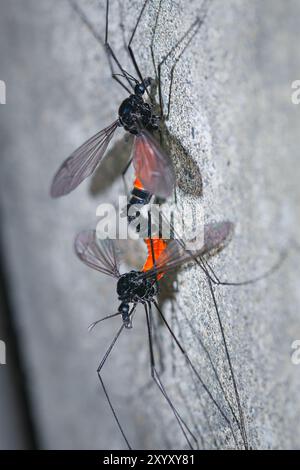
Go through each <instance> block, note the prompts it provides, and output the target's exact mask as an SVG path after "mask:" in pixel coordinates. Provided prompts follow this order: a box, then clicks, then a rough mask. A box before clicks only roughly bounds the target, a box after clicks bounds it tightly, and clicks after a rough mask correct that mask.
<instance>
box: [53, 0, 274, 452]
mask: <svg viewBox="0 0 300 470" xmlns="http://www.w3.org/2000/svg"><path fill="white" fill-rule="evenodd" d="M69 2H70V3H71V5H72V7H73V8H74V10H75V11H76V12H77V13H78V14H79V16H80V18H81V19H82V21H83V22H84V23H85V24H86V26H87V27H88V28H89V30H90V31H91V33H92V34H93V35H94V37H95V38H96V39H97V40H98V41H99V42H100V43H101V45H103V44H102V40H101V38H100V36H99V35H98V33H97V32H96V30H95V29H94V27H93V26H92V24H91V23H90V21H89V20H88V18H87V17H86V15H85V14H84V13H83V11H82V10H81V9H80V8H79V7H78V5H77V3H76V2H75V1H74V0H69ZM148 3H149V0H146V1H145V2H144V4H143V7H142V9H141V11H140V13H139V16H138V19H137V22H136V24H135V27H134V28H133V31H132V34H131V37H130V40H129V43H128V44H127V46H126V49H127V51H128V53H129V57H130V59H131V62H132V64H133V68H134V70H135V73H136V74H137V77H138V78H135V77H134V76H133V75H132V74H130V73H129V72H127V71H126V70H125V69H124V68H123V67H122V65H121V63H120V61H119V59H118V58H117V56H116V54H115V53H114V51H113V49H112V47H111V45H110V43H109V41H108V34H109V4H110V2H109V0H107V1H106V28H105V41H104V46H105V50H106V52H107V57H108V62H109V66H110V70H111V74H112V78H113V79H114V80H116V82H117V83H118V84H119V85H121V86H122V88H123V89H124V90H125V91H126V92H127V93H128V94H129V96H128V97H127V98H125V99H124V100H123V102H122V103H121V105H120V107H119V110H118V118H117V119H116V120H115V121H114V122H113V123H112V124H111V125H109V126H108V127H106V128H105V129H103V130H101V131H100V132H98V133H97V134H96V135H95V136H93V137H91V138H90V139H89V140H87V142H85V143H84V144H83V145H82V146H81V147H79V149H77V150H76V151H75V152H73V153H72V155H71V156H70V157H69V158H68V159H67V160H66V161H65V162H64V163H63V164H62V165H61V167H60V168H59V169H58V171H57V173H56V175H55V177H54V179H53V182H52V186H51V195H52V196H53V197H60V196H63V195H65V194H68V193H70V192H71V191H73V190H74V189H75V188H76V187H77V186H78V185H79V184H80V183H81V182H82V181H83V180H84V179H86V178H87V177H88V176H90V175H91V174H92V173H93V172H94V171H95V169H96V168H97V167H98V165H99V164H100V163H101V161H102V160H103V157H104V156H105V153H106V150H107V148H108V145H109V143H110V142H111V140H112V138H113V136H114V134H115V131H116V130H117V128H118V127H123V129H124V130H125V131H126V132H129V133H130V134H132V135H133V136H134V142H133V151H132V157H131V159H130V160H129V164H130V163H131V161H132V162H133V166H134V170H135V176H136V179H135V182H134V186H133V190H132V192H131V197H130V199H129V204H128V207H127V209H128V208H129V207H131V206H132V205H135V206H141V205H146V204H148V203H149V201H150V200H151V198H152V196H158V197H160V198H167V197H168V196H170V194H171V193H172V191H173V189H174V187H175V172H174V168H173V164H172V159H171V158H170V157H169V155H168V154H167V153H166V152H165V150H163V149H162V147H161V145H160V144H159V143H158V141H157V140H156V138H155V137H154V136H153V134H155V133H156V132H157V133H158V134H159V133H160V124H161V122H162V120H163V119H164V113H163V108H164V104H163V98H162V87H161V68H162V65H163V64H164V63H165V62H166V60H167V58H169V57H170V56H171V55H172V54H173V53H174V52H175V51H176V47H177V46H178V45H180V44H182V42H183V40H184V39H185V38H186V37H187V34H188V33H191V32H192V34H191V36H190V38H189V40H188V41H187V43H186V44H185V46H184V48H183V49H182V51H181V53H180V54H179V55H178V56H177V57H176V59H175V60H174V64H173V66H172V68H171V73H170V87H169V95H168V111H167V115H166V118H168V116H169V114H170V103H171V92H172V84H173V76H174V70H175V66H176V65H177V63H178V60H179V59H180V57H181V56H182V53H183V52H184V50H186V48H187V47H188V46H189V44H190V43H191V40H192V38H193V37H194V36H195V34H196V33H197V31H198V30H199V28H200V26H201V25H202V23H203V21H204V18H205V16H206V12H207V11H206V10H205V9H204V14H203V17H202V18H201V19H200V18H197V19H196V21H195V22H194V23H193V24H192V25H191V28H190V29H189V30H188V31H187V33H186V34H185V35H184V36H183V37H182V38H181V39H180V41H179V42H178V43H177V44H176V45H175V46H173V47H172V49H171V50H170V51H169V53H168V54H166V56H165V57H164V58H163V59H162V61H161V62H160V63H159V64H158V65H156V63H155V57H154V47H153V46H154V38H155V32H156V28H157V25H158V17H159V15H160V12H161V8H162V0H159V2H158V9H157V14H156V18H155V25H154V30H153V34H152V40H151V45H150V51H151V58H152V62H153V67H154V73H155V80H153V79H152V78H150V77H144V76H143V75H142V73H141V71H140V69H139V66H138V64H137V60H136V58H135V55H134V52H133V49H132V42H133V39H134V37H135V34H136V31H137V28H138V25H139V23H140V21H141V18H142V16H143V14H144V11H145V8H146V6H147V4H148ZM204 4H206V1H205V0H204ZM154 84H156V85H158V96H159V107H160V114H159V115H158V114H156V111H155V110H156V106H155V103H154V102H153V99H152V96H151V87H152V86H153V85H154ZM128 221H129V222H130V217H129V216H128ZM169 223H170V222H169ZM170 225H171V224H170ZM232 232H233V224H232V223H230V222H219V223H215V224H207V225H205V227H204V243H203V245H202V247H201V248H200V249H198V250H188V249H187V248H186V245H185V242H184V241H183V240H181V239H180V238H179V237H177V238H176V239H174V240H171V241H170V242H169V243H166V242H165V241H164V240H162V239H160V238H155V237H151V234H150V235H149V238H146V239H145V242H146V244H147V249H148V256H147V260H146V262H145V264H144V267H143V268H142V269H141V270H140V271H136V270H132V271H130V272H127V273H124V274H121V273H120V268H119V267H120V260H119V255H118V252H117V249H116V243H115V242H114V241H112V240H102V241H100V240H97V237H96V232H95V231H87V232H82V233H80V234H79V235H77V237H76V239H75V251H76V254H77V255H78V257H79V258H80V259H81V261H83V262H84V263H85V264H86V265H88V266H89V267H91V268H93V269H95V270H97V271H99V272H101V273H103V274H105V275H108V276H111V277H113V278H115V279H116V281H117V286H116V292H117V295H118V299H119V301H120V305H119V308H118V311H117V312H116V313H113V314H110V315H108V316H106V317H104V318H102V319H100V320H98V321H97V322H94V323H93V325H91V326H92V327H94V326H95V325H96V324H98V323H100V322H102V321H104V320H107V319H110V318H113V317H119V318H120V319H121V326H120V328H119V330H118V332H117V334H116V335H115V337H114V339H113V341H112V343H111V344H110V346H109V348H108V350H107V352H106V354H105V355H104V357H103V359H102V361H101V363H100V364H99V367H98V369H97V372H98V377H99V380H100V383H101V385H102V388H103V391H104V393H105V396H106V398H107V401H108V403H109V406H110V408H111V411H112V413H113V415H114V418H115V420H116V423H117V425H118V427H119V430H120V431H121V433H122V435H123V437H124V439H125V441H126V444H127V446H128V448H131V446H130V443H129V441H128V439H127V437H126V433H125V431H124V429H123V427H122V425H121V423H120V420H119V418H118V415H117V412H116V410H115V408H114V406H113V404H112V402H111V399H110V396H109V393H108V391H107V389H106V387H105V384H104V382H103V378H102V368H103V366H104V364H105V363H106V360H107V358H108V357H109V355H110V353H111V351H112V349H113V348H114V346H115V344H116V342H117V340H118V338H119V336H120V335H121V333H122V331H123V330H124V329H127V328H131V327H132V320H133V317H134V315H135V312H136V309H137V307H138V305H142V306H143V308H144V311H145V316H146V323H147V331H148V343H149V354H150V366H151V376H152V378H153V380H154V382H155V383H156V385H157V386H158V388H159V390H160V392H161V393H162V395H163V397H164V398H165V400H166V401H167V403H168V405H169V407H170V408H171V410H172V412H173V414H174V417H175V419H176V421H177V423H178V425H179V427H180V429H181V431H182V433H183V435H184V437H185V439H186V442H187V444H188V446H189V447H190V448H192V449H193V448H195V447H196V448H197V447H198V440H197V437H196V436H195V433H194V432H193V431H192V430H191V428H190V427H189V426H188V424H187V423H186V421H185V420H184V418H183V417H182V416H181V414H180V412H179V411H178V410H177V408H176V407H175V406H174V404H173V402H172V400H171V399H170V397H169V395H168V393H167V391H166V388H165V387H164V385H163V382H162V379H161V376H160V373H159V372H158V369H157V366H156V363H155V355H154V350H153V349H154V348H153V319H152V315H153V308H155V309H156V310H157V312H158V314H159V317H160V318H161V320H162V322H163V324H164V325H165V326H166V328H167V330H168V331H169V333H170V335H171V337H172V339H173V341H174V343H175V344H176V346H177V348H178V350H179V351H180V353H181V354H182V355H183V356H184V358H185V361H186V364H187V367H188V368H189V370H190V372H191V373H192V375H193V377H194V378H196V379H197V381H198V383H199V384H200V385H201V387H202V388H203V390H204V392H205V393H206V395H207V397H208V399H209V400H210V401H211V403H212V404H213V406H214V407H215V408H216V410H217V411H218V412H219V413H220V415H221V417H222V419H223V420H224V422H225V423H226V424H227V426H228V428H229V429H230V432H231V434H232V437H233V439H234V442H235V445H236V446H237V447H239V440H238V438H237V436H236V431H235V429H234V427H233V423H232V421H231V419H232V420H233V421H234V423H235V425H236V426H237V429H238V431H239V434H240V436H241V439H242V442H243V446H244V448H248V439H247V433H246V428H245V418H244V413H243V407H242V404H241V400H240V396H239V391H238V387H237V382H236V379H235V374H234V370H233V366H232V361H231V358H230V355H229V350H228V345H227V341H226V336H225V332H224V328H223V325H222V321H221V317H220V313H219V309H218V305H217V302H216V298H215V294H214V289H213V285H232V286H239V285H246V284H251V283H253V282H256V281H258V280H259V279H262V278H263V277H265V276H266V275H269V274H270V273H271V272H273V271H274V270H275V269H277V267H278V264H276V265H275V266H274V267H273V268H272V269H271V270H270V271H269V272H267V273H265V274H263V275H262V276H259V277H257V278H255V279H250V280H248V281H244V282H224V281H221V280H220V279H219V277H218V276H217V275H216V273H215V272H214V270H213V269H212V267H211V266H210V264H209V263H208V261H207V259H206V255H210V254H211V253H212V252H214V251H216V250H219V249H220V248H221V247H222V246H223V245H224V244H225V243H226V242H227V241H228V240H229V238H230V236H231V234H232ZM175 235H176V233H175ZM192 261H193V262H196V263H197V265H198V266H199V267H200V268H201V270H202V271H203V272H204V274H205V276H206V278H207V282H208V286H209V291H210V293H211V296H212V300H213V305H214V310H215V312H216V317H217V322H218V325H219V328H220V333H221V337H222V342H223V346H224V351H225V354H226V358H227V362H228V367H229V371H230V375H231V379H232V385H233V390H234V396H235V401H236V407H237V411H238V412H237V413H236V411H235V410H234V407H233V405H232V403H231V401H230V399H229V398H228V397H227V395H226V393H225V390H224V388H223V385H222V382H221V380H220V378H219V376H218V373H217V371H216V368H215V367H214V365H213V363H212V361H211V365H212V369H213V372H214V375H215V376H216V379H217V382H218V384H219V386H220V389H221V390H222V393H223V395H224V397H225V401H226V404H227V410H228V412H227V411H226V412H225V411H224V409H223V408H222V407H221V405H220V404H219V402H218V401H217V399H216V398H215V396H214V395H213V393H212V392H211V391H210V389H209V387H208V385H207V384H206V383H205V381H204V380H203V378H202V377H201V375H200V373H199V371H198V370H197V368H196V366H195V365H194V363H193V362H192V361H191V359H190V357H189V355H188V354H187V352H186V350H185V348H184V347H183V344H182V342H181V340H180V339H179V338H178V336H176V335H175V333H174V331H173V330H172V328H171V326H170V325H169V323H168V321H167V319H166V317H165V315H164V314H163V312H162V310H161V308H160V306H159V304H158V302H157V300H156V298H157V296H158V294H159V289H160V287H159V285H160V279H161V278H162V277H163V276H165V275H167V274H168V273H170V272H172V271H174V270H176V269H177V268H179V267H180V266H182V265H183V264H185V263H189V262H192ZM229 414H230V416H231V418H230V417H229V416H228V415H229Z"/></svg>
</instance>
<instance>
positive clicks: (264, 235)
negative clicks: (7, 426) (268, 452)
mask: <svg viewBox="0 0 300 470" xmlns="http://www.w3.org/2000/svg"><path fill="white" fill-rule="evenodd" d="M79 3H80V5H81V6H82V8H83V9H84V11H85V12H86V14H87V15H88V17H89V18H90V19H91V21H92V22H93V24H94V25H95V27H96V28H97V30H98V31H99V32H100V34H103V33H104V2H100V6H99V2H96V1H92V0H80V2H79ZM141 3H142V2H141V1H140V0H135V1H127V0H126V1H124V2H122V9H123V15H122V17H123V22H124V26H125V31H126V34H127V37H128V32H129V31H130V29H131V28H132V26H133V22H134V18H136V17H137V14H138V11H139V8H140V6H141ZM157 3H158V2H154V1H153V2H152V1H151V2H150V7H149V8H148V9H147V10H146V12H145V18H144V20H143V22H142V25H141V28H140V30H139V31H138V33H137V38H136V42H135V51H136V54H137V57H138V61H139V64H140V66H141V69H142V71H143V73H144V74H145V75H148V74H150V75H153V70H152V68H151V62H150V60H149V57H150V56H149V40H150V36H151V28H152V26H153V22H154V13H155V8H156V6H157ZM162 4H163V8H162V15H161V18H160V21H159V24H158V29H157V39H156V42H155V57H156V58H157V60H159V59H160V58H162V57H163V56H164V55H165V54H166V53H167V51H168V50H169V49H170V47H172V45H173V44H174V43H176V41H177V40H178V39H179V38H180V37H181V36H182V34H183V33H184V32H185V31H186V30H187V28H188V27H189V25H190V24H191V23H192V22H193V21H194V19H195V15H197V14H201V2H200V0H194V1H181V2H175V1H171V0H163V2H162ZM299 9H300V4H299V2H297V1H296V0H288V1H283V0H272V1H271V0H265V1H264V2H260V1H258V0H257V1H251V2H250V1H245V0H227V1H226V2H224V1H221V0H211V1H208V2H207V17H206V19H205V22H204V24H203V26H202V27H201V30H200V31H199V33H198V35H197V36H196V37H195V39H194V41H193V42H192V44H191V46H190V47H189V49H188V50H187V51H186V53H185V54H184V56H183V57H182V59H181V60H180V62H178V66H177V68H176V72H175V79H174V94H173V99H172V107H171V115H170V119H169V121H168V122H167V123H166V129H165V132H166V130H168V132H169V133H170V134H171V136H172V138H171V143H170V142H169V144H170V145H172V144H173V147H172V153H174V155H173V157H174V159H175V160H176V161H177V162H180V161H182V162H183V163H181V169H178V175H177V176H178V178H179V179H180V178H182V176H183V171H184V169H185V168H186V166H187V165H192V164H193V163H194V164H196V168H199V169H200V171H201V176H202V182H203V196H202V197H200V196H199V194H196V195H195V194H190V193H191V191H188V189H189V188H188V187H187V186H185V185H184V183H183V184H182V187H181V189H179V190H178V206H179V209H180V210H181V211H182V212H184V211H187V208H188V207H200V206H201V207H203V208H204V213H205V219H206V220H207V221H211V220H231V221H232V222H234V224H235V234H234V237H233V239H232V241H231V243H230V244H229V246H228V247H227V248H226V249H225V250H224V251H223V252H222V253H220V254H219V255H217V256H216V257H214V258H213V259H212V260H211V261H212V265H213V267H214V269H215V271H216V272H217V273H218V274H219V276H220V277H221V278H222V280H234V281H239V280H243V279H245V278H249V277H250V278H251V277H253V276H256V275H257V274H259V273H261V272H264V271H265V270H266V269H268V268H269V267H270V266H272V265H273V264H274V263H275V262H276V260H277V259H278V256H279V253H280V251H281V250H282V249H285V248H286V247H289V246H290V240H291V239H297V238H298V240H299V228H298V220H299V207H300V204H299V202H300V191H299V184H298V181H299V163H298V160H299V144H300V137H299V132H298V128H299V119H300V118H299V112H300V111H299V109H300V108H299V107H298V106H296V105H293V104H292V103H291V82H292V81H293V80H295V79H297V78H299V76H298V75H299V67H300V63H299V62H300V59H299V54H298V51H297V44H298V43H299V39H300V38H299V34H300V33H299V26H298V20H297V18H298V17H299V13H300V11H299ZM0 10H1V15H0V65H1V68H0V71H1V76H0V79H1V80H5V81H6V84H7V104H6V105H1V108H0V113H1V114H0V119H1V173H0V194H1V196H0V201H1V213H2V215H1V217H2V218H1V231H2V237H3V240H4V254H5V259H6V265H7V267H8V273H7V274H8V278H9V281H10V286H11V290H10V296H11V298H12V301H13V307H14V311H15V318H16V326H17V331H18V335H19V340H20V345H21V349H22V354H23V357H24V363H25V366H26V376H27V387H28V389H29V392H30V397H31V405H32V408H33V411H34V421H35V424H36V427H37V432H38V436H39V439H40V446H41V447H42V448H50V449H54V448H71V449H77V448H85V449H88V448H120V447H123V446H124V443H123V441H122V438H121V437H120V435H119V433H118V431H117V429H116V426H115V423H114V421H113V418H112V416H111V414H110V411H109V409H108V406H107V403H106V402H105V400H104V396H103V394H102V393H101V390H100V387H99V383H98V381H97V375H96V372H95V371H96V368H97V365H98V363H99V361H100V358H101V355H103V354H104V351H105V348H106V347H107V346H108V344H109V341H110V339H111V338H112V336H113V333H114V332H115V331H116V330H117V328H118V321H117V320H112V322H111V323H108V324H105V325H103V327H102V328H98V329H96V330H94V332H93V333H89V332H88V331H87V326H88V325H89V324H90V323H91V322H92V321H94V320H95V319H97V318H99V317H100V316H102V315H104V314H108V313H113V311H114V310H115V308H116V306H117V300H116V297H115V290H114V288H115V286H114V283H113V282H112V281H111V279H109V278H105V277H104V276H101V275H97V273H94V272H92V271H90V270H88V269H87V268H85V267H84V266H81V265H80V264H79V262H78V261H77V259H75V257H74V254H73V250H72V240H73V238H74V235H75V234H76V233H77V232H78V231H79V230H81V229H83V228H87V227H94V226H95V224H96V221H97V219H96V216H95V211H96V207H97V205H98V204H99V203H100V202H115V201H116V200H117V195H118V194H119V192H121V191H122V189H123V186H122V182H121V180H120V178H116V175H117V173H116V172H117V171H119V170H120V169H121V165H120V166H119V165H118V164H117V163H116V162H118V160H117V158H118V155H115V159H114V158H113V157H111V159H110V160H108V161H107V163H105V167H104V168H103V169H102V170H101V171H100V172H98V178H99V179H100V181H102V182H103V180H105V182H106V184H105V185H104V189H102V190H101V188H100V189H99V185H98V184H97V180H95V179H94V180H93V183H91V181H88V182H86V183H84V184H82V186H81V187H80V188H79V189H78V190H76V191H75V192H74V193H73V194H71V195H70V196H69V197H67V198H63V199H61V200H58V201H52V200H50V198H49V185H50V182H51V178H52V175H53V174H54V172H55V170H56V169H57V167H58V165H59V164H60V163H61V161H62V160H63V159H64V158H65V157H66V156H67V155H68V154H69V153H70V152H71V151H72V150H73V149H74V148H75V147H76V146H78V145H79V144H80V143H82V141H83V140H84V139H86V138H87V137H89V136H90V135H92V133H93V132H96V131H97V130H99V129H101V128H102V127H104V126H106V125H107V124H109V123H110V122H112V121H113V120H114V119H115V117H116V111H117V108H118V104H119V103H120V101H121V100H122V98H123V97H124V96H125V95H124V94H123V91H122V89H121V88H119V87H118V85H117V84H114V83H113V82H112V81H111V79H110V75H109V69H108V66H107V62H106V58H105V55H104V51H103V49H102V48H101V47H100V46H99V45H98V44H97V42H96V41H95V39H94V38H93V37H92V36H91V34H90V33H89V31H87V29H86V28H85V26H84V25H83V24H82V22H81V21H80V19H79V18H78V16H77V15H76V14H75V13H74V11H72V9H71V8H70V5H69V3H68V2H67V1H64V0H55V1H54V0H51V1H50V0H43V1H39V2H38V1H37V0H26V1H25V0H22V1H21V0H1V2H0ZM118 12H119V7H118V2H117V1H112V11H111V22H110V31H111V36H112V42H113V44H114V47H115V48H116V50H117V52H118V54H120V55H121V57H122V61H123V58H124V64H125V66H126V67H127V66H129V60H128V58H126V56H125V53H124V51H123V50H122V44H123V43H122V35H121V34H120V30H119V13H118ZM171 66H172V60H170V61H168V62H167V65H166V67H165V68H164V70H163V96H164V98H165V100H166V99H167V90H168V88H167V86H168V82H169V73H170V67H171ZM192 128H193V129H194V130H193V132H192ZM121 136H122V133H121V132H120V133H119V135H118V138H121ZM176 140H177V141H179V142H180V145H177V146H176V145H175V144H174V142H176ZM114 153H118V151H116V150H115V151H114ZM177 168H178V167H177ZM103 175H104V176H103ZM108 181H109V182H110V181H111V184H110V185H108V184H107V182H108ZM91 185H92V186H91ZM91 187H92V190H91ZM187 191H188V192H189V194H187ZM133 253H135V252H133ZM298 266H299V254H296V252H294V251H292V249H290V250H289V258H288V259H287V260H286V262H285V263H284V265H283V266H282V267H281V268H280V269H279V270H278V271H277V272H276V273H275V274H274V275H273V276H272V277H269V278H267V279H265V280H263V281H262V282H260V283H257V284H255V285H250V286H247V287H218V288H217V289H216V299H217V303H218V306H219V311H220V316H221V319H222V323H223V325H224V332H225V337H226V339H227V344H228V350H229V353H230V357H231V360H232V367H233V370H234V374H235V379H236V385H237V388H238V391H239V395H240V401H241V410H242V412H241V413H240V414H239V412H238V408H237V403H236V394H235V391H234V387H233V381H232V377H231V373H230V369H229V366H228V361H227V358H226V354H225V349H224V341H223V338H222V335H221V333H220V327H219V322H218V319H217V316H216V311H215V309H214V306H213V303H212V298H211V295H210V292H209V288H208V285H207V281H206V278H205V276H204V275H203V274H202V273H201V271H200V270H199V268H197V267H192V268H190V269H185V270H184V271H182V272H180V273H179V275H178V287H179V293H178V294H176V299H175V302H174V310H175V316H174V315H173V314H172V311H171V302H170V301H166V302H165V303H164V312H165V314H166V315H167V317H168V319H169V320H170V322H172V325H173V327H174V331H175V332H176V334H178V335H179V336H180V338H181V341H182V342H183V343H184V344H185V347H186V349H187V350H188V352H189V354H190V357H191V359H192V360H193V362H194V364H195V365H196V367H197V370H199V371H200V373H201V378H202V380H203V381H204V382H205V384H207V387H208V388H209V390H210V391H211V392H212V393H213V395H214V397H215V399H216V400H217V401H218V404H219V407H220V409H221V410H222V413H223V415H225V417H226V419H227V420H226V419H224V416H223V417H222V414H221V413H220V411H219V410H218V409H217V408H216V406H215V405H214V404H213V403H212V402H211V400H210V398H209V397H208V395H207V393H206V392H205V391H204V390H203V387H201V384H200V383H199V381H197V380H196V379H195V378H194V380H193V378H192V377H191V375H190V373H189V371H188V370H187V368H186V365H185V363H184V361H183V360H182V358H181V357H180V355H178V354H176V349H175V348H174V347H173V346H172V344H171V341H170V337H169V335H168V333H167V331H166V330H165V329H164V328H163V327H162V325H161V324H159V323H158V324H157V329H158V333H157V336H158V343H159V344H160V345H161V348H160V349H161V355H160V359H161V362H162V363H163V366H164V373H163V376H162V377H163V380H164V383H165V384H166V386H167V388H168V391H169V392H170V394H171V395H172V397H173V400H174V402H175V403H176V405H177V406H178V409H180V410H181V411H182V414H183V415H184V417H185V419H186V420H187V422H188V423H189V426H190V427H191V428H195V429H196V431H195V433H197V437H198V440H199V445H200V447H204V448H215V447H221V448H230V447H243V441H242V438H241V435H240V434H241V433H240V431H239V426H238V424H237V422H235V421H234V418H233V416H232V411H231V410H230V407H231V408H232V410H233V412H234V414H235V415H236V416H237V418H238V422H240V418H241V414H242V415H243V419H244V422H245V426H246V433H247V438H248V442H249V445H250V446H252V447H254V448H298V447H299V442H300V429H299V422H300V420H299V418H300V416H299V415H300V406H299V396H298V395H299V393H298V390H299V385H300V379H299V377H300V374H299V366H298V367H297V366H296V365H293V364H292V362H291V353H292V350H291V343H292V341H294V340H295V339H299V338H300V319H299V304H300V297H299V289H298V273H299V268H298ZM139 313H140V314H139V315H137V317H136V322H135V326H134V329H133V330H132V331H130V332H126V334H125V335H124V337H123V338H122V340H121V341H120V344H119V345H118V349H117V350H116V353H115V355H114V356H113V357H112V358H111V359H110V360H109V363H108V364H107V367H106V374H105V378H106V382H107V386H108V388H109V390H110V392H111V396H112V400H113V401H114V403H115V404H117V405H118V411H119V414H120V418H121V420H122V422H123V424H124V428H125V430H126V433H127V435H128V438H129V439H130V441H131V443H132V445H133V446H134V447H138V448H144V447H148V448H156V447H162V448H166V447H179V446H186V442H185V440H184V438H183V436H182V434H181V433H180V430H179V429H178V426H177V425H176V422H174V418H173V417H172V413H170V410H169V408H168V406H167V405H166V404H165V403H164V401H163V400H162V398H161V396H160V394H159V392H158V390H157V389H156V388H155V387H154V386H152V387H150V386H148V383H149V360H148V349H147V337H146V330H145V326H144V325H145V321H144V317H143V315H142V310H141V311H140V312H139ZM201 342H202V346H203V345H204V347H205V350H206V353H205V350H204V349H203V347H202V346H201ZM208 353H209V355H208ZM216 376H217V377H218V378H219V381H220V382H221V384H222V388H221V387H220V383H219V382H218V380H217V378H216ZM224 396H226V397H227V399H228V401H226V399H225V398H224ZM228 402H229V404H230V406H229V405H228Z"/></svg>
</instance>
